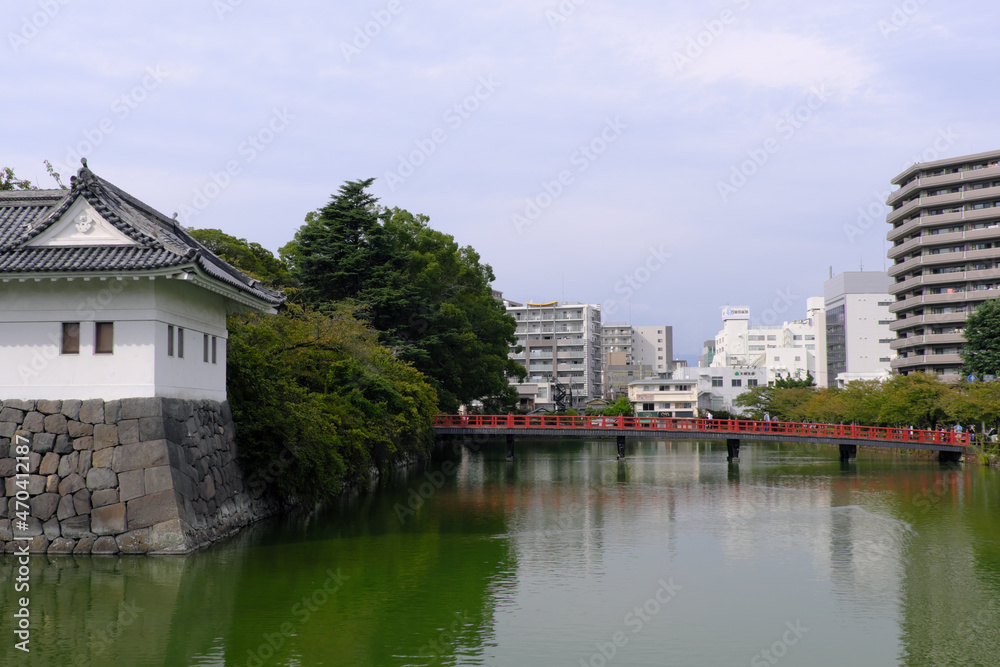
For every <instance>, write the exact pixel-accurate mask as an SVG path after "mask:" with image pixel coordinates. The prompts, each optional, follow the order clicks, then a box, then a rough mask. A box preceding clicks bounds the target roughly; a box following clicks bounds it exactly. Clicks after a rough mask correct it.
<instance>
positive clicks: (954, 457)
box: [938, 451, 962, 463]
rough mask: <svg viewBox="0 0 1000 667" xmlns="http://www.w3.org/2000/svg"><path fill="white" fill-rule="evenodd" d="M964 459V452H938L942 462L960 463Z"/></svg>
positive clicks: (939, 459)
mask: <svg viewBox="0 0 1000 667" xmlns="http://www.w3.org/2000/svg"><path fill="white" fill-rule="evenodd" d="M961 460H962V452H944V451H941V452H938V461H939V462H941V463H958V462H959V461H961Z"/></svg>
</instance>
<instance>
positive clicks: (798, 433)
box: [434, 415, 969, 452]
mask: <svg viewBox="0 0 1000 667" xmlns="http://www.w3.org/2000/svg"><path fill="white" fill-rule="evenodd" d="M434 428H435V431H437V433H438V434H439V435H473V434H477V433H478V434H483V435H497V436H506V435H515V436H533V437H538V436H542V437H613V436H620V435H624V436H632V437H643V438H659V439H664V440H730V439H738V440H741V441H742V440H755V441H770V442H804V443H825V444H833V445H869V446H874V447H888V448H894V449H923V450H928V451H935V452H941V451H944V452H963V451H965V447H966V446H967V445H968V443H969V435H968V434H967V433H954V432H952V431H929V430H919V429H908V428H889V427H881V426H856V425H853V424H806V423H798V422H764V421H753V420H746V419H713V420H709V419H673V418H669V417H556V416H548V415H544V416H527V415H437V417H435V423H434Z"/></svg>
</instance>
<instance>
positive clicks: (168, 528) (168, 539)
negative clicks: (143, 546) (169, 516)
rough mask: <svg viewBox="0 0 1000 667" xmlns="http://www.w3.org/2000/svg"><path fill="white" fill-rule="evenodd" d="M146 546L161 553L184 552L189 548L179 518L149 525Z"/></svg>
mask: <svg viewBox="0 0 1000 667" xmlns="http://www.w3.org/2000/svg"><path fill="white" fill-rule="evenodd" d="M147 546H148V547H149V550H150V551H154V552H163V553H185V552H188V551H190V550H191V549H190V547H189V545H188V542H187V538H186V537H185V535H184V529H183V528H182V525H181V521H180V519H173V520H171V521H164V522H163V523H158V524H156V525H155V526H152V527H150V529H149V539H148V542H147Z"/></svg>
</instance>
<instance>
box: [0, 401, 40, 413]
mask: <svg viewBox="0 0 1000 667" xmlns="http://www.w3.org/2000/svg"><path fill="white" fill-rule="evenodd" d="M3 405H4V407H5V408H14V409H15V410H23V411H25V412H31V411H32V410H34V409H35V402H34V401H26V400H23V399H20V398H8V399H7V400H6V401H4V402H3Z"/></svg>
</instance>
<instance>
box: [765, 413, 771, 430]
mask: <svg viewBox="0 0 1000 667" xmlns="http://www.w3.org/2000/svg"><path fill="white" fill-rule="evenodd" d="M764 422H765V423H764V430H765V431H770V430H771V413H770V412H765V413H764Z"/></svg>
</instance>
